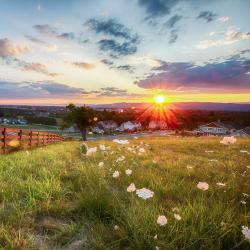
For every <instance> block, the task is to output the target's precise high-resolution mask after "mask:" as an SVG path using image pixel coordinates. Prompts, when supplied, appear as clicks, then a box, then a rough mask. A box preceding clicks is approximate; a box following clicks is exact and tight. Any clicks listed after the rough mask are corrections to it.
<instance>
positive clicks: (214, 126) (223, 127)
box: [196, 122, 235, 135]
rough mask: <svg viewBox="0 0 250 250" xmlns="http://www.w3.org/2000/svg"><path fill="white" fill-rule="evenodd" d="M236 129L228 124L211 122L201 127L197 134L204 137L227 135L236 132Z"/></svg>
mask: <svg viewBox="0 0 250 250" xmlns="http://www.w3.org/2000/svg"><path fill="white" fill-rule="evenodd" d="M234 131H235V129H234V128H233V127H232V126H230V125H227V124H224V123H222V122H210V123H207V124H205V125H201V126H199V127H198V130H196V132H197V134H204V135H226V134H231V133H232V132H234Z"/></svg>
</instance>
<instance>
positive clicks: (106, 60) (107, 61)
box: [101, 59, 114, 66]
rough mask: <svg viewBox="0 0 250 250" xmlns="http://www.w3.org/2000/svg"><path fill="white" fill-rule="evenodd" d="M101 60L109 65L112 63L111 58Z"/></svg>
mask: <svg viewBox="0 0 250 250" xmlns="http://www.w3.org/2000/svg"><path fill="white" fill-rule="evenodd" d="M101 62H102V63H104V64H106V65H109V66H110V65H112V64H114V62H112V61H111V60H108V59H102V60H101Z"/></svg>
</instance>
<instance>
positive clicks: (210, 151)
mask: <svg viewBox="0 0 250 250" xmlns="http://www.w3.org/2000/svg"><path fill="white" fill-rule="evenodd" d="M213 152H214V151H213V150H205V153H213Z"/></svg>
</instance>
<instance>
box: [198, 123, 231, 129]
mask: <svg viewBox="0 0 250 250" xmlns="http://www.w3.org/2000/svg"><path fill="white" fill-rule="evenodd" d="M200 127H212V128H227V129H233V126H231V125H228V124H225V123H222V122H210V123H207V124H204V125H201V126H200Z"/></svg>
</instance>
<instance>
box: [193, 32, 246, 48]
mask: <svg viewBox="0 0 250 250" xmlns="http://www.w3.org/2000/svg"><path fill="white" fill-rule="evenodd" d="M224 36H225V37H224V39H218V40H204V41H200V42H199V44H198V45H197V47H198V48H199V49H207V48H210V47H217V46H221V45H229V44H232V43H236V42H239V41H242V40H249V39H250V32H242V31H238V30H235V29H232V28H230V29H228V30H227V31H226V32H224Z"/></svg>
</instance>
